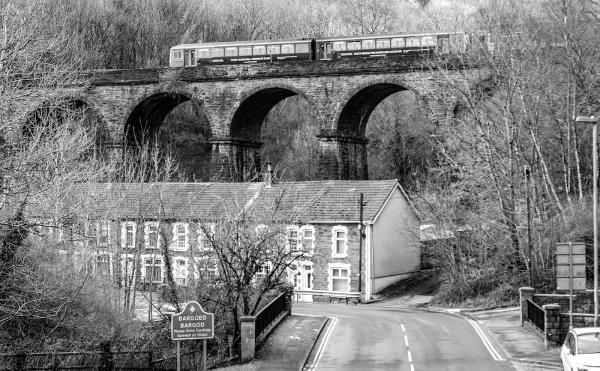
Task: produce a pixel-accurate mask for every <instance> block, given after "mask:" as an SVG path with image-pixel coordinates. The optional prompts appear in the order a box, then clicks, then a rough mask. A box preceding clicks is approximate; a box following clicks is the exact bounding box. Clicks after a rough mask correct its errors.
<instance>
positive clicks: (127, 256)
mask: <svg viewBox="0 0 600 371" xmlns="http://www.w3.org/2000/svg"><path fill="white" fill-rule="evenodd" d="M129 260H131V263H132V265H131V266H130V268H129V271H128V270H127V262H128V261H129ZM119 264H121V279H122V280H123V283H124V284H126V285H128V284H129V275H130V274H131V273H133V283H135V281H136V278H135V277H136V275H137V271H136V269H137V266H136V264H135V256H134V255H133V254H123V255H121V258H120V262H119Z"/></svg>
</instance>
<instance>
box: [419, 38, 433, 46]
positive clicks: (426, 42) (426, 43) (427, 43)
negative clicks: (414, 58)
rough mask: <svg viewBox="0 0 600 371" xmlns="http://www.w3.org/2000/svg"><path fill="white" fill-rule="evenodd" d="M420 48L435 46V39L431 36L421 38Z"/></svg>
mask: <svg viewBox="0 0 600 371" xmlns="http://www.w3.org/2000/svg"><path fill="white" fill-rule="evenodd" d="M421 46H435V39H434V38H433V36H423V38H422V39H421Z"/></svg>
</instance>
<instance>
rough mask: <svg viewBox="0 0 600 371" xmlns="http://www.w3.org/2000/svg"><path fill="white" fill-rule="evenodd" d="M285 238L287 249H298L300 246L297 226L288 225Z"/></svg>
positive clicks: (292, 250) (294, 250) (293, 250)
mask: <svg viewBox="0 0 600 371" xmlns="http://www.w3.org/2000/svg"><path fill="white" fill-rule="evenodd" d="M286 239H287V245H288V249H289V251H291V252H296V251H299V250H300V249H299V247H300V246H298V227H288V228H287V236H286Z"/></svg>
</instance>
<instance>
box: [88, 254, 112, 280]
mask: <svg viewBox="0 0 600 371" xmlns="http://www.w3.org/2000/svg"><path fill="white" fill-rule="evenodd" d="M100 256H105V257H107V258H108V261H107V263H108V272H106V273H103V274H105V275H112V274H113V259H112V254H108V253H106V252H101V253H97V254H95V255H94V264H93V267H92V269H93V272H94V274H95V275H98V274H100V273H99V272H98V257H100Z"/></svg>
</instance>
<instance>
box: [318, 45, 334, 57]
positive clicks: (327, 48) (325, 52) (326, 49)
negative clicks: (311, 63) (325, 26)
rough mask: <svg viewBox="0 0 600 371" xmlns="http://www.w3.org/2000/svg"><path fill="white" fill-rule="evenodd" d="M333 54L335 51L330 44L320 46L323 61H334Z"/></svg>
mask: <svg viewBox="0 0 600 371" xmlns="http://www.w3.org/2000/svg"><path fill="white" fill-rule="evenodd" d="M332 52H333V49H332V48H331V43H330V42H324V43H321V45H320V53H321V59H332V57H333V54H332Z"/></svg>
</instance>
